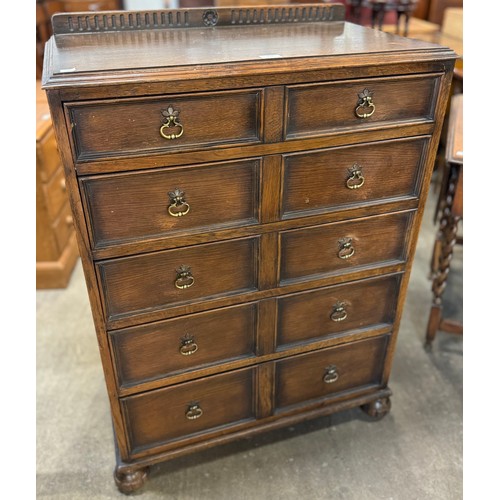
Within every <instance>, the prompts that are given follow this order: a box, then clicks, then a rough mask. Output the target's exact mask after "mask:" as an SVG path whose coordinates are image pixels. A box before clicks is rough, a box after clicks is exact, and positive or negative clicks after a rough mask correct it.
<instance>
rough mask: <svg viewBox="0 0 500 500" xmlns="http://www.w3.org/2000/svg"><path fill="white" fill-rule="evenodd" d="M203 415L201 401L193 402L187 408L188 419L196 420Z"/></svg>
mask: <svg viewBox="0 0 500 500" xmlns="http://www.w3.org/2000/svg"><path fill="white" fill-rule="evenodd" d="M202 415H203V410H202V409H201V406H200V404H199V403H192V404H190V405H189V406H188V409H187V410H186V418H187V419H188V420H196V419H197V418H200V417H201V416H202Z"/></svg>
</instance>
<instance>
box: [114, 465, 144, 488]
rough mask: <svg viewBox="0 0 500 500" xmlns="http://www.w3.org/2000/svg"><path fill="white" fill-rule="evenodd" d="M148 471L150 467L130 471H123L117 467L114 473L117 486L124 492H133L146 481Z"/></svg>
mask: <svg viewBox="0 0 500 500" xmlns="http://www.w3.org/2000/svg"><path fill="white" fill-rule="evenodd" d="M148 473H149V467H145V468H143V469H139V470H133V471H128V472H121V471H120V470H118V467H117V468H116V469H115V473H114V477H115V483H116V486H117V487H118V489H119V490H120V491H121V492H122V493H125V494H128V493H133V492H134V491H136V490H138V489H139V488H140V487H141V486H142V485H143V484H144V483H145V482H146V479H147V477H148Z"/></svg>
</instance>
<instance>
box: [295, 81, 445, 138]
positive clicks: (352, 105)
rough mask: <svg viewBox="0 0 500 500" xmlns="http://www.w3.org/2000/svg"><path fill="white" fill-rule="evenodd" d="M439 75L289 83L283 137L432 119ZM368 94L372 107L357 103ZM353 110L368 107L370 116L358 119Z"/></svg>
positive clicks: (365, 110) (366, 111) (361, 111)
mask: <svg viewBox="0 0 500 500" xmlns="http://www.w3.org/2000/svg"><path fill="white" fill-rule="evenodd" d="M439 79H440V76H439V75H435V76H427V75H425V76H416V77H415V76H410V77H406V76H403V77H394V78H367V79H362V80H349V81H341V82H332V83H323V84H313V85H294V86H291V87H288V89H287V90H288V91H287V104H288V108H287V109H288V113H287V121H286V135H285V137H286V138H287V139H293V138H296V137H302V136H310V135H325V134H329V133H334V132H336V131H338V130H342V129H345V128H351V127H355V128H365V127H372V126H374V125H390V124H394V125H396V124H398V123H404V122H413V121H422V120H425V121H432V120H434V108H435V102H436V97H437V92H438V88H439V85H438V84H439ZM365 90H366V92H365ZM365 95H366V98H364V97H365ZM368 98H370V99H371V105H366V106H364V105H363V104H361V103H362V102H363V103H365V104H367V102H368V101H367V99H368ZM363 99H364V100H363ZM356 110H357V113H358V115H361V116H362V115H367V114H369V113H371V112H372V111H373V114H372V115H371V116H369V117H366V118H360V117H358V116H356Z"/></svg>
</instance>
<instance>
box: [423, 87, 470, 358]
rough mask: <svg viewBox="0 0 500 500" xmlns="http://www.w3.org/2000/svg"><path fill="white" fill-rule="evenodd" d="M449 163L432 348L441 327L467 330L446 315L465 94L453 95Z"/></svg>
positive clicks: (434, 266) (434, 263) (459, 209)
mask: <svg viewBox="0 0 500 500" xmlns="http://www.w3.org/2000/svg"><path fill="white" fill-rule="evenodd" d="M445 157H446V164H445V170H444V173H443V176H442V182H441V192H440V196H439V200H438V213H439V219H440V221H439V230H438V233H437V236H436V240H435V243H434V250H433V255H432V259H431V275H432V278H433V281H432V295H433V300H432V306H431V312H430V315H429V322H428V324H427V333H426V337H425V346H426V347H427V348H430V347H431V346H432V342H433V341H434V339H435V337H436V333H437V332H438V331H439V330H441V331H444V332H449V333H457V334H462V333H463V325H462V323H461V322H458V321H456V320H453V319H450V318H445V317H443V300H442V299H443V293H444V290H445V288H446V281H447V278H448V274H449V271H450V265H451V261H452V258H453V248H454V246H455V244H456V243H457V231H458V225H459V223H460V221H461V220H462V218H463V94H456V95H454V96H453V97H452V98H451V106H450V119H449V128H448V134H447V143H446V153H445Z"/></svg>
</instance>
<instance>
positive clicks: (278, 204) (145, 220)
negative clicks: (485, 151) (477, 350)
mask: <svg viewBox="0 0 500 500" xmlns="http://www.w3.org/2000/svg"><path fill="white" fill-rule="evenodd" d="M343 16H344V8H343V6H342V5H337V4H329V5H311V4H308V5H288V6H280V7H276V6H273V7H255V8H253V7H251V8H250V7H249V8H221V9H218V10H215V9H187V10H174V11H155V12H152V11H148V12H118V11H117V12H104V13H98V14H95V13H92V14H91V13H81V14H78V13H77V14H73V13H72V14H61V15H57V16H55V17H54V18H53V27H54V33H55V35H54V37H52V38H51V40H50V41H49V43H48V44H47V47H46V57H45V68H44V88H45V89H46V90H47V93H48V99H49V102H50V106H51V112H52V115H53V117H54V126H55V130H56V135H57V140H58V143H59V146H60V149H61V154H62V158H63V163H64V168H65V175H66V184H67V186H68V191H69V195H70V201H71V206H72V211H73V215H74V219H75V225H76V228H77V236H78V242H79V248H80V253H81V257H82V263H83V266H84V271H85V277H86V280H87V286H88V292H89V298H90V303H91V307H92V313H93V317H94V323H95V328H96V333H97V340H98V344H99V348H100V353H101V357H102V365H103V369H104V375H105V380H106V384H107V389H108V392H109V401H110V406H111V413H112V419H113V427H114V431H115V436H116V447H117V450H118V454H117V456H118V463H117V466H116V469H115V480H116V483H117V485H118V487H119V489H120V490H121V491H123V492H130V491H133V490H135V489H136V488H138V487H140V486H141V484H142V483H143V482H144V479H145V477H146V475H147V471H148V467H149V466H150V465H152V464H154V463H158V462H160V461H164V460H167V459H171V458H175V457H178V456H180V455H183V454H186V453H191V452H196V451H197V450H201V449H203V448H206V447H209V446H213V445H217V444H221V443H225V442H228V441H230V440H234V439H237V438H241V437H244V436H250V435H252V434H253V433H256V432H261V431H264V430H270V429H273V428H277V427H279V426H285V425H290V424H291V423H294V422H298V421H300V420H304V419H307V418H313V417H317V416H321V415H326V414H329V413H332V412H335V411H341V410H343V409H347V408H353V407H358V406H359V407H361V408H362V409H364V410H365V411H366V412H367V413H368V414H369V415H371V416H373V417H381V416H383V415H384V414H386V413H387V412H388V411H389V408H390V399H389V397H390V395H391V392H390V390H389V388H388V380H389V375H390V369H391V362H392V358H393V356H394V351H395V343H396V338H397V332H398V325H399V322H400V319H401V313H402V308H403V304H404V300H405V293H406V288H407V284H408V278H409V271H410V267H411V262H412V259H413V254H414V250H415V244H416V241H417V234H418V228H419V225H420V220H421V216H422V211H423V207H424V203H425V199H426V195H427V190H428V186H429V181H430V176H431V173H432V168H433V162H434V158H435V153H436V148H437V144H438V139H439V133H440V129H441V126H442V121H443V114H444V111H445V108H446V102H447V97H448V91H449V86H450V80H451V71H452V68H453V64H454V57H455V56H454V54H453V52H452V51H451V50H449V49H446V48H443V47H440V46H437V45H432V44H428V43H424V42H418V41H412V40H408V39H403V38H399V37H396V36H392V35H387V34H384V33H381V32H378V31H374V30H371V29H368V28H364V27H361V26H357V25H353V24H350V23H346V22H344V17H343ZM75 341H77V340H75Z"/></svg>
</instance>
